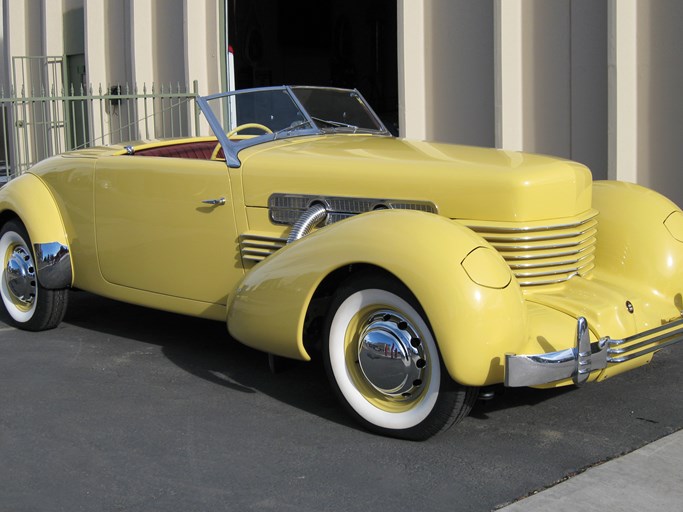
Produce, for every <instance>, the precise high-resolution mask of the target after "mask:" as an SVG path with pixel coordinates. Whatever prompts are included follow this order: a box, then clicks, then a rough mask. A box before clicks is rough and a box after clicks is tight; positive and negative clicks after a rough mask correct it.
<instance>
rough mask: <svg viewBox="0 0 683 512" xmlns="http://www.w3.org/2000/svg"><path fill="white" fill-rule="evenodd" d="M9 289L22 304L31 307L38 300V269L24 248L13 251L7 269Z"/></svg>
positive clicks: (19, 247) (18, 247)
mask: <svg viewBox="0 0 683 512" xmlns="http://www.w3.org/2000/svg"><path fill="white" fill-rule="evenodd" d="M5 283H6V284H7V289H8V290H9V292H10V293H11V294H12V296H13V297H14V298H15V299H16V301H17V302H18V303H20V304H24V305H26V306H29V305H31V304H33V301H34V300H35V298H36V289H37V287H36V269H35V266H34V265H33V258H31V255H30V254H29V252H28V251H27V250H26V249H25V248H24V247H22V246H17V247H15V248H14V249H13V250H12V253H11V254H10V256H9V258H8V259H7V267H6V268H5Z"/></svg>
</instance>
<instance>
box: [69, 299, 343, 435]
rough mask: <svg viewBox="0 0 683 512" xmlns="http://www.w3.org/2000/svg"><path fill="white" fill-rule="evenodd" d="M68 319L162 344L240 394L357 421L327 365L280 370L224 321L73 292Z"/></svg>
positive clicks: (187, 366)
mask: <svg viewBox="0 0 683 512" xmlns="http://www.w3.org/2000/svg"><path fill="white" fill-rule="evenodd" d="M69 301H70V303H69V308H68V311H67V314H66V317H65V319H64V323H65V324H70V325H73V326H76V327H79V328H82V329H87V330H91V331H95V332H99V333H103V334H106V335H109V336H113V337H118V338H124V339H126V340H134V341H138V342H142V343H147V344H152V345H157V346H159V347H160V348H161V352H162V354H163V355H164V356H165V357H166V358H167V359H168V360H169V361H170V362H171V363H173V364H174V365H176V366H178V367H179V368H181V369H182V370H184V371H186V372H188V373H190V374H192V375H194V376H196V377H199V378H201V379H204V380H206V381H208V382H211V383H214V384H217V385H220V386H223V387H225V388H227V389H230V390H231V391H236V392H240V393H263V394H265V395H267V396H270V397H272V398H274V399H276V400H278V401H280V402H283V403H286V404H288V405H291V406H293V407H296V408H299V409H302V410H304V411H306V412H308V413H310V414H314V415H316V416H319V417H322V418H323V419H326V420H328V421H333V422H335V423H339V424H342V425H345V426H350V427H353V428H357V425H356V424H355V423H354V422H353V421H352V420H351V419H350V418H349V417H348V416H347V414H345V412H344V411H343V410H342V408H341V407H340V406H339V405H338V403H337V401H336V399H335V398H334V396H333V394H332V390H331V388H330V387H329V384H328V381H327V379H326V377H325V372H324V369H323V367H322V364H315V363H314V364H310V363H305V362H299V361H288V360H287V361H282V362H280V364H279V365H278V372H277V373H273V372H272V371H271V370H270V368H269V361H268V355H267V354H265V353H263V352H260V351H258V350H255V349H252V348H250V347H247V346H245V345H242V344H241V343H239V342H238V341H236V340H234V339H233V338H231V337H230V335H229V334H228V332H227V328H226V325H225V323H223V322H215V321H210V320H204V319H200V318H194V317H189V316H184V315H179V314H174V313H168V312H164V311H158V310H153V309H149V308H144V307H141V306H135V305H131V304H126V303H122V302H119V301H115V300H110V299H106V298H103V297H99V296H95V295H92V294H90V293H87V292H81V291H72V292H71V293H70V297H69Z"/></svg>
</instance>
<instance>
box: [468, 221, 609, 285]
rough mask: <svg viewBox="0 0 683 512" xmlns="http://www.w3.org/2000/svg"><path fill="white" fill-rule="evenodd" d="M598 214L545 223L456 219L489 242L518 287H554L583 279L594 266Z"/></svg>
mask: <svg viewBox="0 0 683 512" xmlns="http://www.w3.org/2000/svg"><path fill="white" fill-rule="evenodd" d="M597 215H598V212H597V211H595V210H589V211H588V212H586V213H584V214H582V215H578V216H576V217H571V218H565V219H556V220H554V221H551V222H547V223H526V224H523V223H518V222H484V221H467V220H459V221H458V222H460V223H461V224H463V225H465V226H467V227H468V228H470V229H471V230H473V231H475V232H476V233H477V234H479V235H480V236H481V237H482V238H484V239H485V240H486V241H487V242H489V243H490V244H491V245H492V246H493V247H494V248H495V249H496V250H497V251H498V252H499V253H500V254H501V256H503V258H504V259H505V261H506V262H507V263H508V265H509V266H510V268H511V269H512V272H513V274H514V275H515V277H516V278H517V281H518V282H519V284H520V286H533V285H542V284H554V283H561V282H563V281H567V280H568V279H570V278H572V277H574V276H577V275H579V276H586V275H588V274H589V273H590V271H591V270H592V269H593V267H594V259H595V245H596V235H597V225H598V221H597V220H596V218H595V217H596V216H597Z"/></svg>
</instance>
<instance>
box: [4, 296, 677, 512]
mask: <svg viewBox="0 0 683 512" xmlns="http://www.w3.org/2000/svg"><path fill="white" fill-rule="evenodd" d="M682 366H683V350H682V349H681V347H677V348H673V349H670V350H667V351H666V352H665V353H662V354H661V355H660V356H659V357H657V358H656V359H655V361H654V363H653V364H651V365H650V366H648V367H645V368H642V369H639V370H636V371H634V372H631V373H629V374H627V375H623V376H621V377H618V378H616V379H614V380H612V381H609V382H605V383H603V384H600V385H594V386H586V387H583V388H580V389H572V390H564V391H538V390H530V389H529V390H527V389H523V390H507V391H506V392H505V394H504V396H502V397H500V398H497V399H496V400H494V401H491V402H486V403H480V404H479V405H478V406H477V407H476V408H475V410H474V411H473V414H472V415H471V417H469V418H467V419H466V420H465V421H464V422H462V423H461V424H460V425H458V426H457V427H455V428H454V429H452V430H450V431H449V432H447V433H445V434H443V435H441V436H438V437H436V438H434V439H432V440H430V441H427V442H424V443H410V442H402V441H397V440H392V439H385V438H381V437H378V436H374V435H371V434H368V433H367V432H365V431H363V430H361V429H358V428H357V427H356V426H355V424H353V423H352V422H350V421H349V420H348V418H347V417H346V415H345V414H344V412H343V411H342V410H341V408H340V407H338V405H337V404H336V402H335V401H334V399H333V398H332V396H331V393H330V390H329V387H328V385H327V382H326V379H325V376H324V374H323V372H322V369H321V368H320V367H319V366H318V365H315V364H293V365H291V366H290V367H289V368H288V369H287V370H286V371H285V372H283V373H281V374H278V375H272V374H271V373H270V372H269V371H268V367H267V363H266V357H265V356H264V355H263V354H261V353H258V352H256V351H253V350H251V349H248V348H246V347H243V346H242V345H240V344H238V343H237V342H235V341H232V340H230V339H229V338H228V336H227V334H226V332H225V327H224V325H222V324H219V323H212V322H204V321H199V320H196V319H191V318H186V317H181V316H176V315H170V314H165V313H160V312H154V311H149V310H144V309H141V308H136V307H133V306H128V305H124V304H120V303H116V302H112V301H108V300H105V299H101V298H97V297H93V296H91V295H88V294H85V293H74V294H72V298H71V306H70V311H69V313H68V316H67V319H66V321H65V322H64V323H63V324H62V325H61V326H60V327H59V328H58V329H55V330H53V331H50V332H44V333H27V332H22V331H17V330H14V329H11V328H9V327H7V326H6V317H4V316H2V315H0V390H1V391H0V511H2V512H4V511H12V512H21V511H26V512H28V511H31V512H36V511H43V510H45V511H62V510H63V511H68V512H76V511H88V512H90V511H93V510H98V511H145V512H149V511H155V510H163V511H176V510H177V511H183V512H187V511H194V510H239V511H249V510H257V511H260V510H277V511H286V510H297V511H302V512H303V511H326V510H330V511H341V510H343V511H349V512H351V511H356V510H358V511H361V510H362V511H367V510H373V511H383V510H415V511H419V510H430V511H446V510H448V511H453V510H458V511H489V510H493V509H496V508H498V507H501V506H503V505H506V504H510V503H513V502H515V501H516V500H518V499H519V498H522V497H524V496H527V495H531V494H533V493H534V492H535V491H539V490H542V489H544V488H548V487H552V486H553V485H554V484H556V483H557V482H560V481H563V480H566V479H567V478H568V477H572V476H573V475H576V474H577V473H582V472H583V471H584V470H585V469H587V468H590V467H592V466H595V465H596V464H599V463H602V462H604V461H608V460H611V459H614V458H615V457H618V456H619V455H623V454H625V453H628V452H631V451H633V450H635V449H637V448H640V447H643V446H644V445H647V444H649V443H651V442H653V441H655V440H657V439H660V438H663V437H664V436H667V435H668V434H672V433H673V432H675V431H677V430H679V429H681V428H682V427H683V400H681V398H680V390H681V389H682V385H683V372H681V371H680V368H681V367H682ZM677 439H680V435H678V437H676V436H674V437H668V438H664V439H662V441H661V442H663V443H667V442H669V441H670V440H673V441H671V442H674V441H676V440H677ZM679 444H680V442H679ZM652 446H655V447H656V446H657V445H652ZM676 446H678V445H676ZM648 449H650V450H651V449H653V448H650V447H648V448H646V449H645V450H648ZM667 451H668V449H667ZM641 453H643V452H636V453H635V454H633V455H634V456H635V457H638V454H641ZM623 460H626V459H618V460H617V461H615V462H617V463H618V462H619V461H623ZM648 460H654V458H651V457H650V458H649V459H648ZM613 463H614V462H610V463H608V464H604V465H601V466H599V467H598V468H597V470H598V471H600V470H602V469H603V468H608V467H610V466H609V464H613ZM590 471H595V470H593V469H592V470H590ZM590 471H588V472H585V473H583V474H582V475H580V476H579V477H577V478H572V479H570V480H568V481H567V482H565V483H564V484H561V485H559V486H555V487H552V491H551V492H559V490H561V489H564V488H565V487H563V486H565V485H566V484H569V483H573V482H580V480H579V478H582V479H583V478H586V477H589V475H591V474H592V473H590ZM659 471H660V469H654V470H653V473H652V474H653V475H654V476H655V477H656V476H657V474H658V472H659ZM661 471H666V469H661ZM678 474H683V472H682V471H681V470H680V469H679V472H678ZM629 478H635V477H634V476H633V475H631V476H629ZM581 485H582V486H586V485H587V484H585V483H584V484H581ZM613 485H614V486H621V487H625V486H627V485H628V480H626V483H625V482H624V480H622V479H621V478H619V479H618V481H617V482H615V483H614V484H613ZM667 492H669V491H668V490H667V489H663V490H662V493H663V494H666V493H667ZM543 495H544V494H543V493H541V494H539V495H537V496H543ZM546 496H547V494H546ZM531 499H532V500H533V499H538V498H536V497H534V498H531ZM527 503H531V501H525V502H522V505H524V506H526V504H527ZM530 506H531V505H530ZM655 509H656V508H650V510H655ZM517 510H519V508H518V509H517ZM524 510H526V509H524ZM531 510H540V509H538V508H537V509H531ZM558 510H559V509H558ZM588 510H590V509H588ZM611 510H628V509H616V508H615V509H611ZM634 510H635V509H634ZM638 510H642V508H639V509H638Z"/></svg>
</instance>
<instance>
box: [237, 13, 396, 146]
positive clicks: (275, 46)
mask: <svg viewBox="0 0 683 512" xmlns="http://www.w3.org/2000/svg"><path fill="white" fill-rule="evenodd" d="M228 9H229V12H228V23H229V30H228V32H229V33H228V39H229V43H230V45H231V46H232V48H233V51H234V56H235V85H236V87H237V89H244V88H248V87H265V86H270V85H327V86H334V87H354V88H357V89H358V90H359V91H360V92H361V94H363V96H365V98H366V99H367V100H368V102H369V103H370V104H371V105H372V106H373V108H374V109H375V110H376V111H377V113H378V114H379V115H380V117H381V118H382V121H384V123H385V124H386V125H387V127H388V128H389V129H390V130H391V131H392V132H394V133H395V134H396V133H398V62H397V61H398V55H397V18H396V1H395V0H372V1H368V0H329V1H325V2H320V1H319V0H289V1H282V0H229V2H228Z"/></svg>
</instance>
